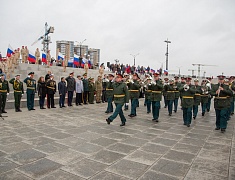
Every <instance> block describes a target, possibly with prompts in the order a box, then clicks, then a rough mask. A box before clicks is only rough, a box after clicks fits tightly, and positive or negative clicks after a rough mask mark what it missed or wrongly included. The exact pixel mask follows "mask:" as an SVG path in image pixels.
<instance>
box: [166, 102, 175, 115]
mask: <svg viewBox="0 0 235 180" xmlns="http://www.w3.org/2000/svg"><path fill="white" fill-rule="evenodd" d="M173 101H174V100H167V107H168V112H169V114H172V109H173Z"/></svg>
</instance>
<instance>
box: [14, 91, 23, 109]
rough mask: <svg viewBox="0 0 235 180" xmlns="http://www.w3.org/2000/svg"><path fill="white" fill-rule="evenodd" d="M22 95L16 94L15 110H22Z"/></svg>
mask: <svg viewBox="0 0 235 180" xmlns="http://www.w3.org/2000/svg"><path fill="white" fill-rule="evenodd" d="M21 97H22V94H21V92H14V98H15V109H16V110H19V109H20V101H21Z"/></svg>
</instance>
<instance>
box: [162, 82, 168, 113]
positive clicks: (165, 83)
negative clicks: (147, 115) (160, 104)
mask: <svg viewBox="0 0 235 180" xmlns="http://www.w3.org/2000/svg"><path fill="white" fill-rule="evenodd" d="M164 81H165V82H164V86H163V91H162V94H163V98H164V108H167V98H166V91H165V88H164V87H165V86H166V85H168V84H169V82H168V81H169V79H168V78H164Z"/></svg>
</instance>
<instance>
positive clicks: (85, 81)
mask: <svg viewBox="0 0 235 180" xmlns="http://www.w3.org/2000/svg"><path fill="white" fill-rule="evenodd" d="M84 75H85V74H83V76H84ZM82 82H83V95H82V97H83V104H87V101H88V94H89V90H88V84H89V81H88V79H85V78H84V79H83V80H82ZM93 99H94V97H93ZM92 102H93V103H94V100H93V101H92Z"/></svg>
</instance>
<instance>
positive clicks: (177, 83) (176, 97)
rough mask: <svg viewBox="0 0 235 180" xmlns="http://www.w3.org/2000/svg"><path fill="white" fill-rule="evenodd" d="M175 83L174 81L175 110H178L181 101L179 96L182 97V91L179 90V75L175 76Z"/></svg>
mask: <svg viewBox="0 0 235 180" xmlns="http://www.w3.org/2000/svg"><path fill="white" fill-rule="evenodd" d="M174 78H175V83H174V91H175V99H174V101H173V104H174V112H175V113H176V112H177V108H178V101H179V97H180V92H179V88H180V86H181V84H180V82H179V76H175V77H174Z"/></svg>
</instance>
